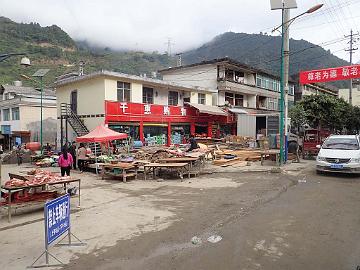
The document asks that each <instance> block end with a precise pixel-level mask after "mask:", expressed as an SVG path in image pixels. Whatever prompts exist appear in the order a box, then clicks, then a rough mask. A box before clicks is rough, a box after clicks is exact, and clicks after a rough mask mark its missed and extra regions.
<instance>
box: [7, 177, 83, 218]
mask: <svg viewBox="0 0 360 270" xmlns="http://www.w3.org/2000/svg"><path fill="white" fill-rule="evenodd" d="M73 182H78V187H79V195H78V198H79V203H78V206H80V188H81V184H80V182H81V179H75V178H70V179H66V180H59V181H54V182H47V183H42V184H34V185H29V186H21V187H5V186H1V190H4V191H6V192H7V194H8V198H7V204H5V205H6V206H7V209H8V222H11V209H12V205H16V206H21V205H24V204H26V203H34V202H32V201H29V202H20V203H13V202H12V201H11V194H12V193H15V192H20V191H25V190H27V189H30V188H40V187H41V188H42V189H44V188H45V186H54V185H64V190H65V192H66V191H67V185H68V184H70V183H73ZM35 202H39V201H35Z"/></svg>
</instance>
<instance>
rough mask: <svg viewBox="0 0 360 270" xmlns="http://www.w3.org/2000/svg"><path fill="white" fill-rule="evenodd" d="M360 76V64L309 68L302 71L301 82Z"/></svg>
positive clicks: (327, 80)
mask: <svg viewBox="0 0 360 270" xmlns="http://www.w3.org/2000/svg"><path fill="white" fill-rule="evenodd" d="M356 78H360V65H352V66H344V67H336V68H326V69H318V70H308V71H301V72H300V83H301V84H306V83H318V82H331V81H342V80H350V79H356Z"/></svg>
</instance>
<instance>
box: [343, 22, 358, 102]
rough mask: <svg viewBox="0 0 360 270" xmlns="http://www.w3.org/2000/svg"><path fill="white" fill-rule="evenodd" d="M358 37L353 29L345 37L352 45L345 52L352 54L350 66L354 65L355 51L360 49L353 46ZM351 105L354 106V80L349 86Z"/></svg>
mask: <svg viewBox="0 0 360 270" xmlns="http://www.w3.org/2000/svg"><path fill="white" fill-rule="evenodd" d="M358 36H359V33H357V34H353V30H352V29H351V30H350V35H349V36H345V37H346V38H350V41H349V42H348V43H349V44H350V48H349V49H347V50H345V51H347V52H349V54H350V65H352V56H353V53H354V51H356V50H357V49H358V48H354V46H353V45H354V43H355V42H356V41H357V40H358V38H357V39H355V40H354V37H358ZM349 104H350V105H352V79H350V85H349Z"/></svg>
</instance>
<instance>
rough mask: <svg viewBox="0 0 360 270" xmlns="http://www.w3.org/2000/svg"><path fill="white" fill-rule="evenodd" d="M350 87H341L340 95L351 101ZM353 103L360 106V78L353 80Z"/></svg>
mask: <svg viewBox="0 0 360 270" xmlns="http://www.w3.org/2000/svg"><path fill="white" fill-rule="evenodd" d="M349 94H350V89H349V88H343V89H339V97H340V98H343V99H344V100H345V101H347V102H349ZM351 99H352V102H351V103H352V105H353V106H358V107H360V80H353V81H352V92H351Z"/></svg>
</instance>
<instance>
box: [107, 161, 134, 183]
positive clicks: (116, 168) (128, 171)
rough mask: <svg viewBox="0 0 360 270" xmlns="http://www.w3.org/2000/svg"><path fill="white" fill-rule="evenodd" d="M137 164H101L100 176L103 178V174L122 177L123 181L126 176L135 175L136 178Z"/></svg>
mask: <svg viewBox="0 0 360 270" xmlns="http://www.w3.org/2000/svg"><path fill="white" fill-rule="evenodd" d="M137 170H138V166H137V165H136V164H134V163H115V164H112V163H106V164H103V165H102V166H101V178H102V179H104V178H105V175H110V176H113V177H119V176H120V177H122V180H123V182H124V183H125V182H126V178H128V177H132V176H135V180H136V179H137Z"/></svg>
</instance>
